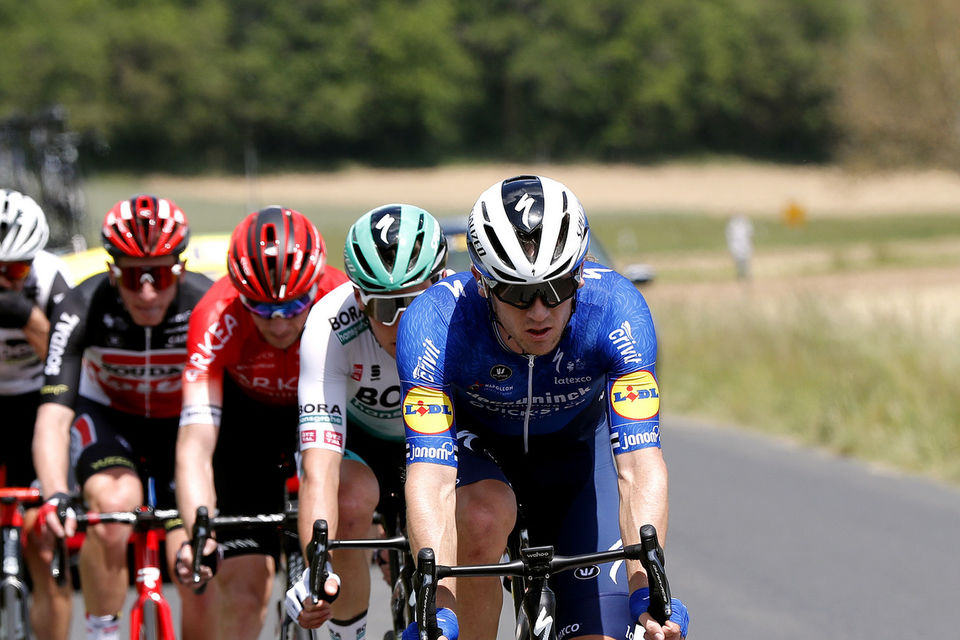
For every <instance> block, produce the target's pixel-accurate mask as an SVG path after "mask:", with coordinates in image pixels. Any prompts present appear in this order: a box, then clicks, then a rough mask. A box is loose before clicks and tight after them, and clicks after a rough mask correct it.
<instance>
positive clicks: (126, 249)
mask: <svg viewBox="0 0 960 640" xmlns="http://www.w3.org/2000/svg"><path fill="white" fill-rule="evenodd" d="M101 235H102V240H103V248H104V249H106V250H107V252H108V253H109V254H110V255H111V256H113V257H114V258H118V257H122V256H129V257H131V258H145V257H154V256H169V255H174V256H176V255H179V254H180V253H181V252H182V251H183V250H184V249H186V248H187V241H188V240H190V227H189V225H188V224H187V216H186V214H184V213H183V211H182V210H181V209H180V207H178V206H177V205H176V204H175V203H174V202H173V200H167V199H166V198H158V197H156V196H151V195H146V194H141V195H136V196H133V197H132V198H130V199H129V200H121V201H120V202H118V203H117V204H115V205H113V208H112V209H110V211H107V215H106V217H104V219H103V229H102V232H101Z"/></svg>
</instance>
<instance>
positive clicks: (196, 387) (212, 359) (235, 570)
mask: <svg viewBox="0 0 960 640" xmlns="http://www.w3.org/2000/svg"><path fill="white" fill-rule="evenodd" d="M227 272H228V275H226V276H224V277H222V278H221V279H220V280H218V281H217V282H216V283H214V285H213V287H211V288H210V291H208V292H207V294H206V295H205V296H204V297H203V299H202V300H201V301H200V303H199V304H198V305H197V307H196V309H195V310H194V312H193V315H192V316H191V318H190V331H189V333H188V334H187V341H186V346H187V362H188V364H187V368H186V369H185V370H184V373H183V409H182V411H181V414H180V429H179V431H178V433H177V437H178V441H177V478H176V485H177V495H178V504H177V506H178V509H179V510H180V513H181V515H182V517H183V519H184V522H185V524H186V526H187V528H188V530H189V529H191V528H192V526H193V523H194V519H195V514H196V512H197V507H199V506H206V507H207V509H208V510H210V511H212V510H213V509H215V508H216V509H218V510H219V511H220V512H221V513H229V514H232V515H254V514H257V513H275V512H276V511H277V510H282V509H283V508H284V505H283V499H282V497H283V488H284V483H285V481H286V479H287V477H289V476H290V475H294V474H295V473H296V469H295V465H294V464H293V461H294V460H295V454H296V443H297V437H298V434H297V423H298V416H299V407H298V400H297V384H298V379H299V371H300V335H301V333H302V332H303V327H304V325H305V324H306V322H307V316H308V315H309V314H310V313H311V311H310V310H311V308H313V307H314V303H315V302H316V301H317V300H319V299H320V298H322V297H323V296H325V295H326V294H327V293H329V292H330V291H332V290H333V289H335V288H336V287H337V286H338V285H340V284H342V283H344V282H347V277H346V276H345V275H344V273H343V272H342V271H340V270H339V269H336V268H334V267H330V266H327V264H326V251H325V248H324V243H323V238H322V237H321V235H320V232H319V231H317V228H316V227H315V226H314V225H313V223H312V222H310V220H309V219H308V218H307V217H306V216H304V215H303V214H301V213H299V212H297V211H294V210H292V209H288V208H284V207H280V206H272V207H267V208H265V209H261V210H260V211H256V212H254V213H251V214H250V215H248V216H247V217H246V218H244V219H243V220H242V221H241V222H240V224H238V225H237V227H236V229H234V231H233V236H232V237H231V239H230V246H229V249H228V253H227ZM361 319H362V317H361V316H359V315H357V316H356V321H357V322H356V323H353V329H354V330H362V329H365V326H364V325H361V324H359V322H360V321H361ZM345 335H346V334H345ZM344 339H346V337H345V338H344ZM332 410H333V411H336V412H337V413H338V419H340V418H342V419H345V413H344V412H345V411H346V407H342V408H341V407H335V408H333V409H332ZM215 451H216V456H214V452H215ZM197 469H203V470H205V471H203V472H202V473H197ZM218 546H219V547H220V548H221V549H222V550H223V551H224V561H223V573H222V575H220V576H219V577H218V578H217V581H218V582H217V584H218V585H219V587H218V588H217V589H215V590H208V591H207V592H206V594H207V595H205V596H204V597H207V598H210V599H211V601H209V602H208V606H209V608H208V610H210V611H215V610H218V609H221V608H222V610H224V611H226V610H229V611H230V615H229V616H222V617H221V618H220V619H218V621H217V625H218V626H217V630H218V631H219V633H220V635H221V636H222V637H253V636H255V635H256V633H257V632H258V631H259V629H260V627H261V625H262V624H263V622H262V620H261V618H260V612H261V611H265V610H266V607H267V603H268V600H269V598H270V594H269V593H265V592H264V590H263V584H264V583H263V576H264V575H270V574H272V573H273V571H274V568H275V567H276V566H277V564H276V561H277V559H278V557H279V552H280V547H279V538H277V536H275V535H272V534H271V533H270V532H264V533H263V534H262V535H261V534H251V533H250V532H246V531H237V532H226V531H224V532H218V534H217V540H215V541H214V540H210V541H209V542H208V543H207V545H206V546H205V547H204V549H203V553H204V555H206V556H208V557H216V555H217V553H218V551H217V548H218ZM271 556H272V557H273V559H272V560H271ZM182 558H183V562H182V563H181V565H180V567H179V568H178V570H177V575H178V576H179V577H180V579H181V580H185V581H187V582H191V581H192V568H191V567H192V559H193V549H191V548H189V546H188V547H185V548H184V549H183V553H182ZM200 578H201V581H202V582H205V581H207V580H209V579H210V578H212V572H209V571H207V570H204V571H202V572H201V576H200ZM191 584H192V582H191ZM227 594H230V596H229V597H228V596H227ZM212 599H217V600H216V601H215V602H214V601H212ZM238 600H242V601H243V602H255V603H259V606H249V607H246V606H245V607H236V606H235V603H236V602H237V601H238Z"/></svg>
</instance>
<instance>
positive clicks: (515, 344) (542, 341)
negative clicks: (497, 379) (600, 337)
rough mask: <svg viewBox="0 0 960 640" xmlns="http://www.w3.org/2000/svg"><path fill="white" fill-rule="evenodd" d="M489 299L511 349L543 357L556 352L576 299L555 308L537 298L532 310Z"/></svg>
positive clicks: (503, 335) (499, 329)
mask: <svg viewBox="0 0 960 640" xmlns="http://www.w3.org/2000/svg"><path fill="white" fill-rule="evenodd" d="M481 290H482V289H481ZM488 296H489V294H488ZM489 297H490V298H491V299H490V302H491V304H493V311H494V313H495V314H496V316H497V319H498V320H499V325H498V326H497V331H498V332H499V333H500V337H501V338H502V339H503V341H504V343H506V345H507V347H509V348H510V350H511V351H514V352H516V353H528V354H531V355H535V356H542V355H545V354H547V353H550V352H551V351H553V350H554V349H555V348H556V346H557V345H558V344H559V343H560V338H561V336H562V335H563V330H564V329H565V328H566V326H567V322H569V321H570V315H571V314H572V313H573V299H572V298H571V299H569V300H564V301H563V302H561V303H560V304H558V305H557V306H556V307H553V308H550V307H548V306H547V305H545V304H544V303H543V300H542V299H540V298H537V299H536V300H534V302H533V304H532V305H530V307H529V308H527V309H518V308H517V307H514V306H511V305H509V304H507V303H505V302H503V301H502V300H500V299H499V298H497V297H496V296H489ZM501 325H502V326H501Z"/></svg>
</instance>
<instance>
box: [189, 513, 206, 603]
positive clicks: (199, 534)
mask: <svg viewBox="0 0 960 640" xmlns="http://www.w3.org/2000/svg"><path fill="white" fill-rule="evenodd" d="M209 537H210V514H209V513H208V512H207V508H206V507H203V506H201V507H197V519H196V520H195V521H194V523H193V542H192V544H191V546H192V547H193V583H194V584H198V583H199V582H200V567H201V566H202V564H203V563H202V558H201V556H202V555H203V548H204V547H205V546H206V545H207V538H209ZM204 586H206V585H204Z"/></svg>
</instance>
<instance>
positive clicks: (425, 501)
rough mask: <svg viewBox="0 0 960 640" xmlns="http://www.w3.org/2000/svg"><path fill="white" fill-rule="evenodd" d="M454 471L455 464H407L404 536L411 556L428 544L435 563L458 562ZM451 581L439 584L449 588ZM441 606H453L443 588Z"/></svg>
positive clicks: (440, 596)
mask: <svg viewBox="0 0 960 640" xmlns="http://www.w3.org/2000/svg"><path fill="white" fill-rule="evenodd" d="M456 479H457V470H456V468H454V467H447V466H443V465H435V464H430V463H415V464H412V465H409V466H408V467H407V479H406V484H405V494H406V503H407V537H408V538H409V540H410V550H411V553H412V554H413V556H414V558H416V556H417V553H418V552H419V550H420V549H422V548H424V547H430V548H431V549H433V551H434V553H435V554H436V559H437V563H438V564H444V565H455V564H456V563H457V521H456V513H457V498H456ZM451 582H452V581H450V580H445V581H444V582H443V584H442V585H441V586H446V587H447V588H448V589H449V590H450V596H449V597H450V598H453V585H452V584H450V583H451ZM437 603H438V604H439V605H440V606H448V607H449V606H452V605H453V602H451V601H448V597H447V594H445V593H444V590H443V589H440V590H439V591H438V593H437Z"/></svg>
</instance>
